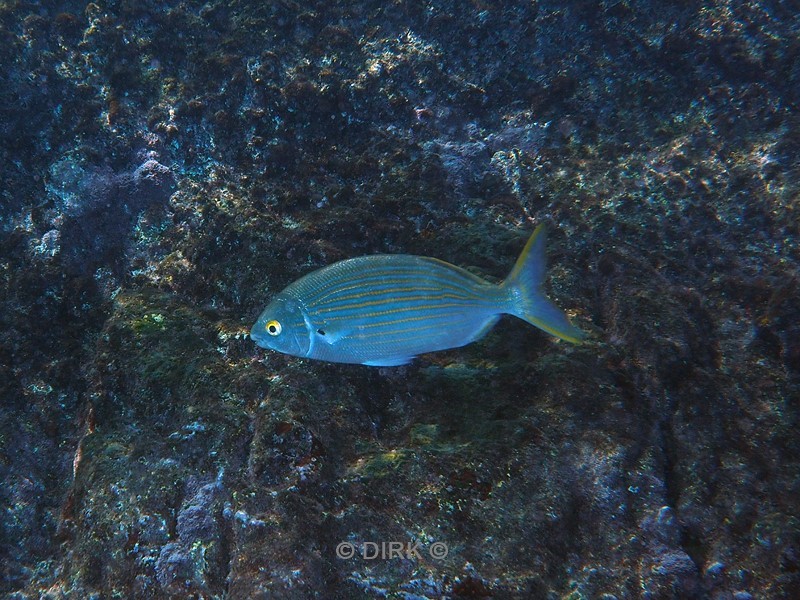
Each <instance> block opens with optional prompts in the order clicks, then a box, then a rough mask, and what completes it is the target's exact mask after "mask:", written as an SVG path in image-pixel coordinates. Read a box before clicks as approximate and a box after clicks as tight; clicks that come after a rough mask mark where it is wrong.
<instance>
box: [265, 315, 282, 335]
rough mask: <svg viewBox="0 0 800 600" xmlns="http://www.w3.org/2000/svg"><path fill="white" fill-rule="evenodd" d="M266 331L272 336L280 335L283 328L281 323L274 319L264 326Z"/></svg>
mask: <svg viewBox="0 0 800 600" xmlns="http://www.w3.org/2000/svg"><path fill="white" fill-rule="evenodd" d="M264 329H266V330H267V333H268V334H270V335H280V333H281V330H282V329H283V327H281V324H280V321H276V320H275V319H273V320H272V321H269V322H267V324H266V325H265V326H264Z"/></svg>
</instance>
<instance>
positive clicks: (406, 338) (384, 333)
mask: <svg viewBox="0 0 800 600" xmlns="http://www.w3.org/2000/svg"><path fill="white" fill-rule="evenodd" d="M467 320H468V319H467V318H466V317H464V318H460V319H453V320H451V321H450V322H448V323H442V322H437V323H430V324H428V325H421V326H419V327H403V328H401V329H391V330H389V331H374V332H372V333H357V334H355V335H352V336H349V337H352V338H355V339H359V340H362V339H365V338H371V337H383V336H390V335H395V334H398V333H402V334H406V333H409V332H412V331H416V332H420V331H424V330H426V329H434V328H441V327H443V326H447V325H455V324H458V323H464V322H466V321H467ZM421 337H423V336H421V335H412V336H405V335H404V336H403V337H401V338H399V340H398V341H400V342H407V341H410V340H415V339H419V338H421ZM388 343H389V342H387V344H388ZM391 345H395V344H394V343H391Z"/></svg>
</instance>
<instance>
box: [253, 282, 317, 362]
mask: <svg viewBox="0 0 800 600" xmlns="http://www.w3.org/2000/svg"><path fill="white" fill-rule="evenodd" d="M250 337H251V338H252V339H253V341H254V342H255V343H256V344H258V345H259V346H261V347H262V348H267V349H269V350H275V351H277V352H282V353H284V354H291V355H292V356H308V352H309V348H310V346H311V330H310V325H309V322H308V317H307V316H306V314H305V311H304V310H303V307H302V305H301V304H300V302H298V301H297V300H295V299H294V298H291V297H288V296H281V295H278V296H276V297H275V298H274V299H273V300H272V302H270V303H269V305H268V306H267V308H265V309H264V312H262V313H261V316H260V317H258V320H257V321H256V322H255V325H253V328H252V329H251V330H250Z"/></svg>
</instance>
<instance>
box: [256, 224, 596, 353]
mask: <svg viewBox="0 0 800 600" xmlns="http://www.w3.org/2000/svg"><path fill="white" fill-rule="evenodd" d="M544 244H545V235H544V229H543V228H542V226H540V227H538V228H537V229H536V231H535V232H534V233H533V235H532V236H531V238H530V240H528V243H527V244H526V246H525V249H524V250H523V252H522V254H521V255H520V258H519V259H518V260H517V263H516V265H515V266H514V269H512V271H511V274H510V275H509V276H508V277H507V278H506V280H505V281H504V282H503V283H501V284H499V285H495V284H493V283H490V282H488V281H485V280H483V279H481V278H480V277H477V276H476V275H473V274H472V273H470V272H469V271H466V270H464V269H462V268H460V267H457V266H455V265H451V264H449V263H447V262H444V261H441V260H438V259H435V258H428V257H423V256H410V255H403V254H399V255H375V256H362V257H359V258H352V259H349V260H343V261H341V262H338V263H335V264H332V265H329V266H327V267H323V268H322V269H319V270H317V271H314V272H312V273H309V274H308V275H305V276H304V277H301V278H300V279H298V280H297V281H295V282H294V283H292V284H291V285H289V286H288V287H287V288H286V289H284V290H283V291H282V292H280V293H279V294H278V295H277V296H275V297H274V298H273V300H272V302H271V303H270V304H269V305H268V306H267V308H266V309H265V310H264V312H263V313H262V314H261V316H260V317H259V318H258V320H257V321H256V323H255V325H253V328H252V330H251V332H250V336H251V337H252V338H253V340H254V341H255V342H256V343H257V344H258V345H259V346H261V347H263V348H269V349H272V350H276V351H278V352H283V353H285V354H291V355H294V356H302V357H305V358H314V359H318V360H326V361H330V362H341V363H357V364H364V365H371V366H395V365H402V364H405V363H407V362H409V361H410V360H412V359H413V358H414V357H415V356H416V355H418V354H423V353H425V352H434V351H436V350H445V349H448V348H457V347H459V346H464V345H465V344H469V343H470V342H474V341H475V340H478V339H480V338H481V337H483V336H484V335H485V334H486V333H487V332H488V331H489V330H490V329H491V327H492V326H493V325H494V324H495V323H496V322H497V320H498V319H499V318H500V316H501V315H503V314H511V315H514V316H517V317H519V318H522V319H524V320H526V321H528V322H530V323H531V324H533V325H536V326H537V327H539V328H541V329H544V330H545V331H548V332H550V333H552V334H554V335H556V336H558V337H560V338H562V339H566V340H569V341H572V342H578V341H580V340H581V339H582V338H583V335H584V334H583V332H581V331H580V330H579V329H577V328H575V327H573V326H572V325H571V324H570V323H569V320H568V319H567V318H566V316H565V315H564V314H563V313H562V312H561V311H560V310H559V309H558V308H557V307H556V306H555V305H553V304H552V303H551V302H550V301H549V300H547V298H545V296H544V295H543V293H542V292H541V289H540V288H541V281H542V278H543V276H544V260H545V259H544Z"/></svg>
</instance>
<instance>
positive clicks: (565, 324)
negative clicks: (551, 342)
mask: <svg viewBox="0 0 800 600" xmlns="http://www.w3.org/2000/svg"><path fill="white" fill-rule="evenodd" d="M546 240H547V233H546V231H545V228H544V225H539V226H538V227H537V228H536V230H535V231H534V232H533V235H531V237H530V239H529V240H528V243H527V244H525V248H524V249H523V250H522V254H520V255H519V258H518V259H517V262H516V264H515V265H514V268H513V269H511V273H510V274H509V275H508V277H506V280H505V281H504V282H503V283H502V284H501V285H502V287H503V288H506V289H507V290H508V295H509V302H510V307H509V312H510V313H511V314H512V315H514V316H515V317H519V318H520V319H523V320H525V321H527V322H528V323H530V324H531V325H535V326H536V327H538V328H539V329H543V330H544V331H546V332H547V333H551V334H553V335H554V336H556V337H559V338H561V339H562V340H567V341H568V342H573V343H576V344H577V343H580V342H581V340H583V338H585V337H586V334H585V333H584V332H583V331H581V330H580V329H578V328H577V327H574V326H573V325H572V324H571V323H570V322H569V319H567V316H566V315H565V314H564V313H563V312H562V311H561V309H559V308H558V307H557V306H556V305H555V304H553V303H552V302H550V300H548V299H547V298H546V297H545V295H544V292H543V291H542V282H543V281H544V272H545V265H546V257H545V243H546Z"/></svg>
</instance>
